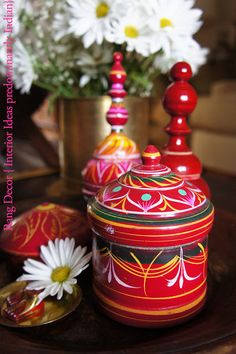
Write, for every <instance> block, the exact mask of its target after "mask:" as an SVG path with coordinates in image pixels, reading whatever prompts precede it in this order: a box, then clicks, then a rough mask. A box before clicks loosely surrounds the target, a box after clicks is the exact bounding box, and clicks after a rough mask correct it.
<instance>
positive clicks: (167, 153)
mask: <svg viewBox="0 0 236 354" xmlns="http://www.w3.org/2000/svg"><path fill="white" fill-rule="evenodd" d="M170 76H171V78H172V79H173V80H174V82H173V83H172V84H170V85H169V86H168V87H167V89H166V91H165V94H164V99H163V106H164V108H165V110H166V112H167V113H169V114H170V115H171V121H170V124H168V126H167V127H166V132H167V133H168V134H169V135H170V138H169V141H168V143H167V145H166V146H165V148H164V151H163V155H162V159H161V162H162V163H163V164H164V165H167V166H168V167H170V168H171V169H172V170H173V171H174V172H175V173H176V174H178V175H180V176H181V177H182V178H183V179H185V180H189V181H191V182H193V183H194V184H196V185H197V186H198V187H199V188H200V189H201V190H202V191H203V192H204V193H205V194H206V196H207V197H209V195H210V191H209V188H208V186H207V184H206V182H205V181H204V180H203V179H202V178H201V172H202V165H201V162H200V161H199V159H198V158H197V156H195V155H194V154H193V152H192V151H191V149H190V148H189V147H188V146H187V144H186V135H187V134H189V133H191V130H190V128H189V127H188V125H187V117H188V115H189V114H190V113H192V112H193V110H194V108H195V106H196V103H197V94H196V91H195V90H194V88H193V87H192V86H191V85H190V84H189V83H188V80H189V79H190V78H191V77H192V70H191V67H190V65H189V64H188V63H186V62H179V63H177V64H175V65H174V66H173V68H172V69H171V72H170Z"/></svg>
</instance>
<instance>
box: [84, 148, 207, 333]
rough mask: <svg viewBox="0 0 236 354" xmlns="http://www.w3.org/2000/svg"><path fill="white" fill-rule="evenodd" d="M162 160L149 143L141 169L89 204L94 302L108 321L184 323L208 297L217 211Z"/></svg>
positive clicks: (153, 324)
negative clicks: (209, 244)
mask: <svg viewBox="0 0 236 354" xmlns="http://www.w3.org/2000/svg"><path fill="white" fill-rule="evenodd" d="M160 159H161V156H160V153H159V151H158V150H157V149H156V147H155V146H152V145H151V146H148V147H147V148H146V150H145V151H144V153H143V164H140V165H136V166H134V167H133V168H132V169H131V170H130V171H129V172H127V173H125V174H123V175H122V176H120V177H119V178H118V180H116V181H114V182H112V183H109V184H107V185H106V186H105V187H103V188H102V189H101V190H100V191H99V192H98V194H97V195H96V197H95V198H93V199H92V201H90V202H89V204H88V217H89V221H90V225H91V228H92V230H93V272H94V277H93V289H94V294H95V299H96V300H97V303H98V305H99V306H100V307H101V309H102V310H103V311H104V312H105V313H106V314H107V315H108V316H110V317H112V318H113V319H115V320H117V321H119V322H122V323H125V324H128V325H132V326H139V327H163V326H170V325H174V324H177V323H181V322H183V321H186V320H187V319H189V318H191V317H192V316H194V315H196V314H197V313H198V312H199V311H200V309H201V308H202V307H203V305H204V303H205V300H206V289H207V254H208V251H207V250H208V248H207V240H208V233H209V231H210V229H211V227H212V223H213V216H214V209H213V206H212V204H211V202H210V201H209V200H208V199H207V198H206V196H205V194H204V193H203V192H202V191H201V190H200V189H199V188H197V187H196V186H195V185H194V184H192V183H190V182H187V181H184V180H183V179H182V178H181V177H180V176H177V175H176V174H175V173H173V172H172V171H171V169H170V168H169V167H166V166H164V165H161V164H160Z"/></svg>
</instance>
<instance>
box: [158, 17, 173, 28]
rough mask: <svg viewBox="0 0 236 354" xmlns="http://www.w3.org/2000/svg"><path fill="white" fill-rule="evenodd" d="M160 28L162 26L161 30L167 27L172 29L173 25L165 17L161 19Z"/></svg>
mask: <svg viewBox="0 0 236 354" xmlns="http://www.w3.org/2000/svg"><path fill="white" fill-rule="evenodd" d="M160 26H161V28H165V27H168V26H170V27H172V26H173V25H172V22H171V20H169V19H168V18H165V17H163V18H161V19H160Z"/></svg>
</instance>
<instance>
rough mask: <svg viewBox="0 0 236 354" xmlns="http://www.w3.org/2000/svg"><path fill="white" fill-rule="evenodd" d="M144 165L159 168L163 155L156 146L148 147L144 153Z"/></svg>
mask: <svg viewBox="0 0 236 354" xmlns="http://www.w3.org/2000/svg"><path fill="white" fill-rule="evenodd" d="M142 159H143V164H144V165H145V166H147V165H148V166H157V165H159V163H160V159H161V154H160V152H159V150H158V149H157V148H156V146H154V145H148V146H147V147H146V149H145V150H144V152H143V153H142Z"/></svg>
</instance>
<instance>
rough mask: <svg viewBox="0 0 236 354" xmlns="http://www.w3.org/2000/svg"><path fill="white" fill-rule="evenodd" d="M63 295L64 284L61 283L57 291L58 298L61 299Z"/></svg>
mask: <svg viewBox="0 0 236 354" xmlns="http://www.w3.org/2000/svg"><path fill="white" fill-rule="evenodd" d="M62 296H63V284H60V285H59V289H58V293H57V300H61V298H62Z"/></svg>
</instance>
